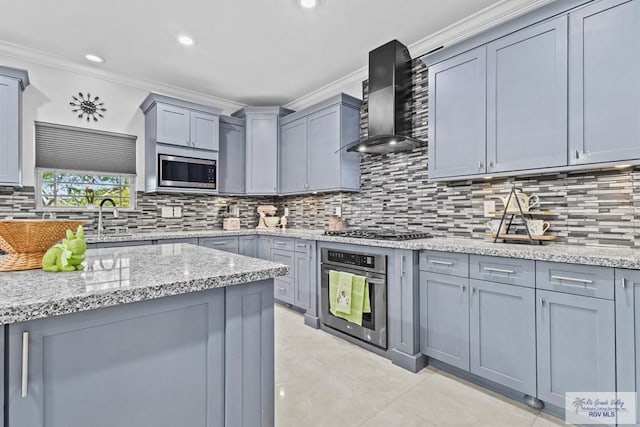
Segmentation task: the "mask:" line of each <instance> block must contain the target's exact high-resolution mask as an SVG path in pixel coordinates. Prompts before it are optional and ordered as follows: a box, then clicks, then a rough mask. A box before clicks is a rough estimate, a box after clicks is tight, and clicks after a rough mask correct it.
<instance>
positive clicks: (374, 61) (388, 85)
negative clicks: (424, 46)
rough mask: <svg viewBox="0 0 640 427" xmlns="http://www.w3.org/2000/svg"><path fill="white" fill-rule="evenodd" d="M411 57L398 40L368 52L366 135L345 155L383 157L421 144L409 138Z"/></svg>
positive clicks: (348, 148)
mask: <svg viewBox="0 0 640 427" xmlns="http://www.w3.org/2000/svg"><path fill="white" fill-rule="evenodd" d="M411 97H412V95H411V55H409V50H408V49H407V47H406V46H405V45H403V44H402V43H400V42H399V41H398V40H392V41H390V42H389V43H387V44H384V45H382V46H380V47H379V48H377V49H374V50H372V51H371V52H369V102H368V110H369V132H368V137H367V138H365V139H362V140H360V141H356V142H353V143H351V144H349V145H347V146H346V147H345V148H346V150H347V151H359V152H364V153H375V154H386V153H396V152H401V151H410V150H412V149H414V148H416V147H418V146H420V145H423V144H424V142H423V141H420V140H418V139H415V138H413V137H412V124H411Z"/></svg>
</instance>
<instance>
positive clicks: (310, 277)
mask: <svg viewBox="0 0 640 427" xmlns="http://www.w3.org/2000/svg"><path fill="white" fill-rule="evenodd" d="M300 245H301V244H300V243H296V252H295V257H294V270H295V271H294V285H293V295H294V300H293V305H295V306H296V307H298V308H301V309H303V310H305V311H309V310H310V309H311V308H312V305H313V304H314V302H315V300H316V299H315V297H314V296H313V295H312V294H313V292H315V290H316V286H315V283H316V268H315V243H314V242H310V241H307V242H305V243H304V249H303V250H299V246H300Z"/></svg>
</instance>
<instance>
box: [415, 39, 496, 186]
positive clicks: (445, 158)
mask: <svg viewBox="0 0 640 427" xmlns="http://www.w3.org/2000/svg"><path fill="white" fill-rule="evenodd" d="M486 52H487V50H486V47H485V46H481V47H478V48H476V49H473V50H470V51H469V52H465V53H462V54H460V55H457V56H454V57H453V58H450V59H447V60H445V61H443V62H440V63H438V64H435V65H433V66H431V67H429V101H428V102H429V108H428V111H429V138H428V139H429V178H444V177H455V176H464V175H478V174H484V173H485V172H486V171H487V168H486V148H487V147H486V129H487V121H486V114H487V99H486V85H487V79H486V73H487V64H486ZM460 123H464V124H465V125H464V126H460ZM461 153H464V155H460V154H461Z"/></svg>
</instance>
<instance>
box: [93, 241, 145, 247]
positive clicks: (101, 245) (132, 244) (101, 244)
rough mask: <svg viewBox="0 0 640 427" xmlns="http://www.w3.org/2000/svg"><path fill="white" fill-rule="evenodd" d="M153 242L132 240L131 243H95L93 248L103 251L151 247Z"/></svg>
mask: <svg viewBox="0 0 640 427" xmlns="http://www.w3.org/2000/svg"><path fill="white" fill-rule="evenodd" d="M152 244H153V240H134V241H132V242H102V243H96V244H95V248H97V249H104V248H119V247H125V246H145V245H152Z"/></svg>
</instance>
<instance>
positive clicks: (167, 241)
mask: <svg viewBox="0 0 640 427" xmlns="http://www.w3.org/2000/svg"><path fill="white" fill-rule="evenodd" d="M153 243H154V244H155V245H169V244H178V243H185V244H189V245H197V244H198V238H197V237H193V238H184V239H161V240H154V241H153Z"/></svg>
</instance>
